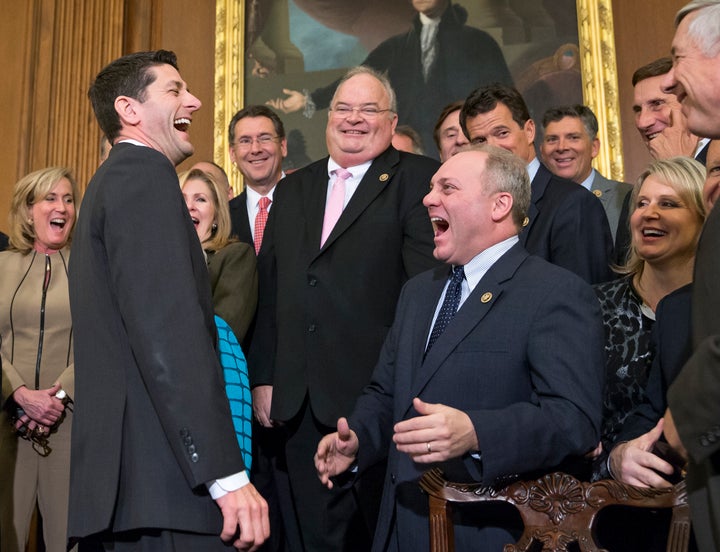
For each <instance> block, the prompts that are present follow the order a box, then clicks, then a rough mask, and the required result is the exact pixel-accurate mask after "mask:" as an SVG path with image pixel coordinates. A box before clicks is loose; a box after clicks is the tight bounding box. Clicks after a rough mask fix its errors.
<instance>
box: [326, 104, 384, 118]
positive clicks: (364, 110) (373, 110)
mask: <svg viewBox="0 0 720 552" xmlns="http://www.w3.org/2000/svg"><path fill="white" fill-rule="evenodd" d="M330 111H332V112H333V113H334V114H335V115H336V116H337V117H341V118H343V119H344V118H346V117H350V115H351V114H352V113H354V112H355V111H357V112H358V113H360V115H362V116H363V117H366V118H368V119H372V118H374V117H377V116H378V115H380V113H385V112H386V111H392V109H378V108H377V107H375V106H372V105H364V106H361V107H350V106H349V105H336V106H335V107H333V108H331V109H330Z"/></svg>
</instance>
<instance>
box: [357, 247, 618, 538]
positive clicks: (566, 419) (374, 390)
mask: <svg viewBox="0 0 720 552" xmlns="http://www.w3.org/2000/svg"><path fill="white" fill-rule="evenodd" d="M447 278H448V267H447V266H443V267H438V268H437V269H434V270H431V271H428V272H425V273H423V274H421V275H419V276H417V277H415V278H413V279H411V280H410V281H409V282H408V283H407V285H406V286H405V287H404V288H403V291H402V294H401V296H400V300H399V302H398V308H397V313H396V317H395V322H394V323H393V326H392V328H391V330H390V332H389V334H388V337H387V339H386V340H385V344H384V345H383V349H382V351H381V354H380V359H379V361H378V364H377V366H376V368H375V372H374V374H373V377H372V380H371V382H370V384H369V385H368V386H367V387H366V388H365V390H364V392H363V394H362V396H361V397H360V398H359V399H358V402H357V404H356V406H355V410H354V411H353V413H352V415H351V416H350V418H349V421H350V427H351V428H352V429H353V430H354V431H355V432H356V433H357V435H358V438H359V441H360V450H359V453H358V467H359V469H360V471H362V470H364V469H365V468H367V467H369V466H371V465H373V464H374V463H375V462H377V461H379V460H381V459H382V458H384V457H387V460H388V469H387V473H386V478H385V487H384V492H383V499H382V505H381V509H380V515H379V522H378V527H377V531H376V534H375V541H374V545H373V550H385V549H386V548H387V549H389V550H393V549H395V548H394V544H395V543H396V542H397V539H396V538H395V537H394V536H393V535H394V534H395V532H397V535H398V536H399V542H400V544H401V549H402V550H427V549H428V548H429V543H428V525H427V512H428V508H427V496H426V495H423V494H422V493H421V491H420V488H419V486H418V483H417V481H418V479H419V478H420V476H421V475H422V473H423V472H424V471H425V470H426V469H428V468H430V467H431V465H427V464H416V463H414V462H413V461H412V459H411V458H410V457H409V456H408V455H406V454H404V453H400V452H398V451H397V449H396V448H395V446H394V445H393V443H392V442H391V439H392V433H393V425H394V424H395V423H397V422H398V421H400V420H405V419H408V418H411V417H414V416H416V415H417V413H416V412H415V410H414V409H413V407H412V400H413V397H420V398H421V399H422V400H423V401H426V402H429V403H441V404H445V405H448V406H451V407H453V408H457V409H460V410H462V411H464V412H466V413H467V414H468V415H469V417H470V419H471V420H472V422H473V425H474V427H475V431H476V433H477V437H478V442H479V443H480V452H481V461H478V460H476V459H475V458H474V457H473V456H471V455H470V454H465V455H464V456H463V457H461V458H457V459H454V460H451V461H449V462H444V463H442V464H441V467H442V468H443V470H444V471H445V473H446V475H447V476H448V477H449V478H450V479H452V480H460V479H472V480H475V481H479V482H481V483H483V484H496V483H499V482H502V481H503V480H505V479H506V478H507V477H508V476H510V477H512V476H513V475H518V474H527V473H528V472H537V471H541V472H543V471H549V470H551V469H552V468H554V467H556V466H557V465H558V464H561V463H563V461H564V460H566V459H567V457H568V456H569V455H580V454H583V453H585V452H587V451H588V450H590V449H591V448H593V447H594V446H595V445H596V444H597V442H598V439H599V426H600V418H601V410H602V388H603V375H604V357H603V342H604V333H603V328H602V322H601V318H600V309H599V304H598V302H597V299H596V298H595V296H594V294H593V292H592V289H591V288H590V286H589V285H588V284H587V283H585V282H583V281H582V280H581V279H580V278H579V277H577V276H575V275H574V274H571V273H570V272H568V271H567V270H565V269H563V268H560V267H557V266H554V265H551V264H549V263H547V262H546V261H544V260H542V259H539V258H537V257H536V256H533V255H529V254H528V253H527V251H525V250H524V249H523V248H522V246H520V245H519V244H517V245H515V246H514V247H513V248H512V249H510V250H509V251H508V252H507V253H506V254H505V255H503V257H501V258H500V260H498V261H497V262H496V263H495V264H494V265H493V266H492V267H491V268H490V270H489V271H488V272H487V274H485V276H484V277H483V278H482V280H480V282H479V283H478V285H477V287H476V288H475V290H474V291H473V292H472V293H471V294H470V296H469V297H468V298H467V300H466V301H465V303H463V305H462V307H461V308H460V310H459V311H458V313H457V314H456V315H455V317H454V318H453V319H452V321H451V322H450V324H449V325H448V327H447V329H446V330H445V332H444V333H443V334H442V335H441V336H440V337H439V338H438V340H437V341H436V342H435V345H434V346H433V348H432V349H431V350H430V352H429V353H428V355H427V357H426V358H425V359H424V360H423V354H424V350H425V343H426V339H427V336H428V333H429V331H430V325H431V323H432V319H433V314H434V312H435V308H436V305H437V303H438V301H439V298H440V295H441V293H442V290H443V288H444V286H445V283H446V281H447ZM393 511H394V512H395V515H393ZM500 517H502V516H500ZM492 518H493V520H492V521H491V520H490V518H489V517H483V519H482V520H480V521H478V520H477V519H476V520H475V521H474V522H473V526H474V527H476V528H477V527H481V528H482V531H481V533H480V534H475V535H474V536H472V537H470V538H471V542H472V543H473V544H472V545H471V546H470V547H469V548H467V547H463V542H464V543H465V546H466V545H467V541H466V540H465V539H464V538H463V535H461V533H463V531H462V530H461V529H458V528H456V538H458V539H459V540H458V550H478V551H485V550H487V551H490V550H501V549H502V546H501V544H502V542H503V541H504V542H508V541H507V538H508V534H507V533H506V532H505V531H504V530H503V529H501V528H500V527H498V526H497V525H498V524H497V521H498V520H497V519H496V518H495V516H492ZM500 525H501V526H502V525H503V524H500ZM456 527H457V526H456ZM465 536H467V535H465Z"/></svg>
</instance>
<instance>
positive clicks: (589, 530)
mask: <svg viewBox="0 0 720 552" xmlns="http://www.w3.org/2000/svg"><path fill="white" fill-rule="evenodd" d="M420 486H421V487H422V489H423V490H424V491H425V492H426V493H427V494H428V496H429V501H430V551H431V552H453V551H454V550H455V538H454V531H453V524H452V507H451V503H453V502H459V503H471V502H493V501H495V502H506V503H509V504H512V505H514V506H515V507H516V508H517V509H518V511H519V512H520V517H521V518H522V521H523V523H524V525H525V529H524V531H523V534H522V536H521V537H520V540H519V541H518V542H517V543H515V544H508V545H506V546H505V548H504V552H521V551H522V552H527V551H528V550H530V547H531V546H532V545H533V543H534V542H535V541H538V542H540V543H542V547H543V548H542V550H543V552H549V551H563V552H567V550H568V548H567V547H568V545H569V544H570V543H573V542H575V543H577V545H578V546H579V548H580V550H581V551H582V552H602V550H603V549H601V548H600V547H599V546H598V544H597V542H596V540H595V530H594V524H595V519H596V517H597V515H598V513H599V512H600V510H602V509H603V508H605V507H606V506H612V505H622V506H635V507H641V508H672V520H671V527H670V534H669V537H668V545H667V551H668V552H685V551H687V549H688V542H689V540H690V510H689V507H688V504H687V493H686V489H685V482H684V481H682V482H680V483H678V484H677V485H675V486H674V487H672V488H670V489H642V488H639V487H634V486H632V485H625V484H623V483H620V482H618V481H613V480H604V481H597V482H595V483H586V482H581V481H579V480H577V479H575V478H574V477H572V476H570V475H567V474H564V473H551V474H548V475H545V476H543V477H541V478H540V479H536V480H535V481H516V482H514V483H511V484H509V485H507V486H506V487H504V488H492V487H484V486H482V485H480V484H464V483H452V482H449V481H446V480H445V478H444V477H443V472H442V470H440V469H439V468H433V469H432V470H430V471H428V472H426V473H425V474H424V475H423V477H422V478H421V480H420Z"/></svg>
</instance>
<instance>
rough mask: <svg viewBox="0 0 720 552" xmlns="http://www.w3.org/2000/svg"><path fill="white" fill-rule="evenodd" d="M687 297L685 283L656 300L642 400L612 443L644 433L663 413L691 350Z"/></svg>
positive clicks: (688, 294)
mask: <svg viewBox="0 0 720 552" xmlns="http://www.w3.org/2000/svg"><path fill="white" fill-rule="evenodd" d="M691 296H692V284H688V285H686V286H683V287H681V288H679V289H676V290H675V291H673V292H672V293H670V294H669V295H666V296H665V297H663V299H662V300H661V301H660V302H659V303H658V305H657V309H655V324H654V325H653V328H652V338H651V341H652V349H653V351H654V353H653V355H654V356H653V362H652V367H651V368H650V373H649V374H648V382H647V386H646V388H645V397H646V400H645V401H644V402H643V403H642V404H640V405H638V406H637V407H636V408H635V409H634V411H633V413H632V414H630V415H629V416H628V417H627V418H626V420H625V422H624V423H623V427H622V430H621V432H620V433H619V434H618V437H617V439H616V444H619V443H621V442H622V441H629V440H630V439H635V438H636V437H639V436H640V435H642V434H644V433H647V432H648V431H650V430H651V429H652V428H653V427H655V424H657V422H658V420H659V419H660V418H662V417H663V414H665V409H666V408H667V391H668V387H670V384H672V382H673V381H675V378H676V377H677V375H678V373H679V372H680V369H681V368H682V367H683V365H684V364H685V362H686V361H687V359H688V358H690V354H691V352H692V343H691V338H690V318H691V316H690V304H691Z"/></svg>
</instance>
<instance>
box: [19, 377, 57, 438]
mask: <svg viewBox="0 0 720 552" xmlns="http://www.w3.org/2000/svg"><path fill="white" fill-rule="evenodd" d="M58 391H60V384H59V383H55V384H54V385H53V386H52V387H50V388H48V389H38V390H37V391H34V390H32V389H28V388H27V387H26V386H25V385H23V386H22V387H18V388H17V389H16V390H15V392H14V393H13V395H12V398H13V400H14V401H15V402H16V403H17V404H18V405H19V406H20V408H22V409H23V410H24V411H25V415H24V416H22V417H20V419H19V420H18V424H17V426H16V427H18V428H19V427H22V426H23V425H27V427H28V429H29V430H30V431H33V430H35V428H36V427H37V426H47V427H52V426H54V425H55V424H56V423H57V421H58V420H59V419H60V416H62V414H63V411H64V410H65V405H64V404H63V402H62V401H61V400H60V399H58V398H57V397H55V394H56V393H57V392H58Z"/></svg>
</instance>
